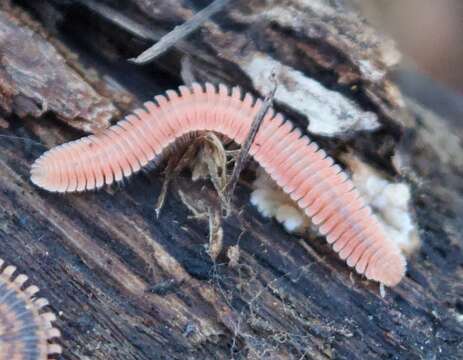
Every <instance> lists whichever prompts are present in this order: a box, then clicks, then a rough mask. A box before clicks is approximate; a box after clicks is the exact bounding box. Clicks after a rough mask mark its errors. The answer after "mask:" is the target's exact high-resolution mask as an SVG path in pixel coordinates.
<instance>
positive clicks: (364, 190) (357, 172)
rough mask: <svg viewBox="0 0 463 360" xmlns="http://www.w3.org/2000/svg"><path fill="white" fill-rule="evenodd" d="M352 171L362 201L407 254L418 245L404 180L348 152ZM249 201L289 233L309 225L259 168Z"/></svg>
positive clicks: (300, 212) (302, 214) (292, 202)
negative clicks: (388, 175) (392, 178)
mask: <svg viewBox="0 0 463 360" xmlns="http://www.w3.org/2000/svg"><path fill="white" fill-rule="evenodd" d="M345 160H346V162H347V163H348V165H349V168H350V170H351V171H352V174H353V175H352V181H353V182H354V184H355V186H356V188H357V190H358V191H359V192H360V194H361V195H362V196H363V198H364V199H365V201H366V202H367V203H368V204H369V205H370V206H371V207H372V209H373V212H374V213H375V214H376V215H377V217H378V220H379V221H380V222H381V224H382V225H383V227H384V230H385V232H386V234H387V235H388V237H390V238H391V240H392V241H394V242H396V243H397V245H398V246H399V248H400V249H401V250H402V251H403V252H404V253H405V254H411V253H412V252H413V251H414V250H415V249H416V248H417V247H418V246H419V237H418V232H417V225H416V224H415V222H414V220H413V217H412V215H411V211H410V209H409V203H410V198H411V194H410V188H409V185H408V184H406V183H403V182H402V183H394V182H390V181H388V180H386V179H385V178H384V177H383V176H382V175H381V174H380V173H379V172H377V171H376V170H374V169H373V168H371V167H370V166H368V165H366V164H364V163H362V162H361V161H360V160H359V159H357V158H354V157H353V156H351V155H349V156H346V157H345ZM253 187H254V191H253V192H252V194H251V203H252V204H253V205H254V206H256V207H257V209H258V210H259V212H260V213H261V214H262V215H263V216H264V217H273V218H275V219H276V220H277V221H278V222H280V223H281V224H282V225H283V226H284V227H285V229H286V230H287V231H288V232H290V233H302V232H304V231H305V230H307V229H308V228H309V226H310V224H311V222H310V219H309V218H308V217H307V216H306V215H305V214H304V212H303V211H302V210H301V209H300V208H299V207H298V206H297V205H296V203H295V202H294V201H293V200H292V199H291V198H290V197H289V196H288V195H287V194H285V193H284V192H283V190H282V189H281V188H280V187H279V186H278V185H277V184H276V183H275V182H274V181H273V180H272V179H271V178H270V177H269V176H268V175H267V174H266V173H265V171H264V170H262V169H260V168H259V170H258V171H257V178H256V180H255V181H254V183H253Z"/></svg>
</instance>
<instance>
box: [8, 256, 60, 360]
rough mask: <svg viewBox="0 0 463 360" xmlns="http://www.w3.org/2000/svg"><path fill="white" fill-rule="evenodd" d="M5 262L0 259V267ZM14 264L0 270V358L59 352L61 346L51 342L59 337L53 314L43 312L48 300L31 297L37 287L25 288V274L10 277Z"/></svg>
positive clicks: (29, 359)
mask: <svg viewBox="0 0 463 360" xmlns="http://www.w3.org/2000/svg"><path fill="white" fill-rule="evenodd" d="M3 265H4V261H3V260H1V259H0V270H1V269H2V268H3ZM15 271H16V267H14V266H11V265H10V266H6V267H5V268H4V269H3V271H2V272H1V273H0V360H46V359H48V358H49V356H51V355H53V354H60V353H61V347H60V346H59V345H57V344H53V343H51V342H50V341H51V340H52V339H54V338H57V337H59V336H60V332H59V331H58V329H56V328H54V327H53V326H52V322H53V321H55V320H56V317H55V315H54V314H53V313H51V312H44V311H43V308H44V307H45V306H46V305H48V301H47V300H46V299H43V298H38V299H36V298H34V295H35V294H36V293H37V292H38V291H39V288H38V287H36V286H33V285H32V286H28V287H25V286H24V285H25V283H26V281H27V276H25V275H18V276H16V277H13V274H14V272H15Z"/></svg>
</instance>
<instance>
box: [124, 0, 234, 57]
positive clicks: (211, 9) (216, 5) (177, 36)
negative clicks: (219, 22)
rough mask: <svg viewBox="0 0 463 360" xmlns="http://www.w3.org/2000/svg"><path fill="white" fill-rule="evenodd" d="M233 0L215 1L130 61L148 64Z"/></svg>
mask: <svg viewBox="0 0 463 360" xmlns="http://www.w3.org/2000/svg"><path fill="white" fill-rule="evenodd" d="M230 1H231V0H215V1H213V2H212V3H211V4H209V5H208V6H206V7H205V8H204V9H202V10H201V11H199V12H198V13H196V14H195V15H194V16H193V17H192V18H191V19H190V20H188V21H185V22H184V23H183V24H182V25H179V26H177V27H175V28H174V30H172V31H171V32H169V33H167V34H166V35H165V36H163V37H162V38H161V40H159V41H158V42H157V43H156V44H154V45H153V46H151V47H150V48H149V49H147V50H145V51H143V52H142V53H141V54H140V55H138V56H137V57H136V58H133V59H129V61H131V62H133V63H135V64H146V63H148V62H150V61H152V60H154V59H155V58H156V57H158V56H159V55H161V54H162V53H164V52H165V51H167V50H169V49H170V48H171V47H172V46H174V45H175V44H176V43H177V42H178V41H179V40H181V39H183V38H185V37H186V36H188V35H190V34H191V33H192V32H193V31H195V30H197V29H198V28H199V27H200V26H201V25H202V24H203V23H204V22H205V21H207V20H208V19H209V18H210V17H211V16H213V15H214V14H216V13H217V12H219V11H221V10H222V9H223V8H224V7H225V6H226V5H227V4H228V3H229V2H230Z"/></svg>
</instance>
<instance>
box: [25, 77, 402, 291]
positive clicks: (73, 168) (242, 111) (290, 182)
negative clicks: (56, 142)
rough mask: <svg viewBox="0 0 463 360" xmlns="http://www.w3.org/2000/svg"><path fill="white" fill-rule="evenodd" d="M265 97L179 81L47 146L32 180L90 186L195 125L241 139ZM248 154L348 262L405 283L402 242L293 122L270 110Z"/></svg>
mask: <svg viewBox="0 0 463 360" xmlns="http://www.w3.org/2000/svg"><path fill="white" fill-rule="evenodd" d="M262 104H263V103H262V101H261V100H260V99H257V100H255V99H254V98H253V96H252V95H250V94H248V93H247V94H244V95H243V94H242V93H241V91H240V89H239V88H238V87H234V88H233V89H232V90H231V92H230V91H229V89H228V88H227V87H226V86H225V85H219V86H218V89H217V88H215V87H214V86H213V85H211V84H208V83H207V84H205V85H204V87H203V86H201V85H199V84H193V85H192V86H191V88H188V87H185V86H181V87H180V88H179V92H177V91H173V90H169V91H167V92H166V96H162V95H159V96H156V97H155V102H147V103H145V104H144V108H142V109H138V110H135V111H134V114H133V115H129V116H127V117H126V118H125V119H124V120H122V121H120V122H119V123H117V124H116V125H114V126H112V127H110V128H109V129H107V130H105V131H103V132H102V133H101V134H96V135H90V136H87V137H84V138H82V139H79V140H76V141H71V142H69V143H66V144H63V145H60V146H57V147H55V148H53V149H51V150H49V151H47V152H46V153H45V154H43V155H42V156H41V157H40V158H39V159H37V161H36V162H35V163H34V164H33V166H32V170H31V179H32V182H33V183H34V184H36V185H38V186H40V187H42V188H44V189H47V190H49V191H56V192H71V191H84V190H90V189H95V188H99V187H101V186H103V185H104V184H111V183H113V182H114V181H119V180H121V179H122V178H123V177H128V176H130V175H131V174H133V173H135V172H137V171H139V170H140V169H141V168H143V167H144V166H145V165H146V164H148V162H150V161H152V160H153V159H155V158H156V157H157V156H160V155H161V153H162V151H163V150H164V149H166V147H167V146H169V145H170V144H173V143H174V142H175V141H176V140H177V139H179V138H182V136H184V135H185V134H188V133H191V132H196V131H203V130H209V131H215V132H217V133H220V134H223V135H225V136H227V137H229V138H230V139H232V140H234V141H235V142H236V143H238V144H242V143H243V142H244V141H245V139H246V136H247V134H248V132H249V129H250V127H251V123H252V121H253V119H254V117H255V116H256V114H257V113H258V111H259V109H260V107H261V106H262ZM250 154H251V155H252V156H253V157H254V159H255V160H256V161H257V162H258V163H259V164H260V165H261V166H262V167H263V168H264V169H265V170H266V171H267V172H268V173H269V175H270V176H271V177H272V178H273V179H274V180H275V181H276V182H277V184H278V185H279V186H281V187H282V188H283V190H284V191H285V192H286V193H287V194H289V196H290V197H291V198H292V199H293V200H294V201H295V202H296V203H297V204H298V206H299V207H300V208H301V209H303V210H304V212H305V213H306V214H307V215H308V216H309V217H311V219H312V222H313V223H314V224H315V225H317V226H318V229H319V231H320V233H321V234H323V235H325V236H326V238H327V241H328V243H330V244H331V245H332V246H333V249H334V250H335V251H336V252H337V253H338V254H339V256H340V257H341V259H344V260H346V262H347V264H348V265H349V266H351V267H355V270H356V271H357V272H358V273H360V274H364V275H365V276H366V277H367V278H368V279H373V280H377V281H379V282H381V283H384V284H385V285H388V286H394V285H396V284H397V283H399V282H400V280H401V279H402V277H403V276H404V273H405V267H406V263H405V258H404V257H403V255H402V254H401V252H400V250H399V248H398V247H397V245H396V244H395V243H394V242H392V241H391V240H390V239H388V238H387V237H386V236H385V233H384V230H383V229H382V227H381V225H380V223H379V222H378V220H377V219H376V217H375V216H374V215H373V214H372V213H371V210H370V208H369V206H368V205H367V204H365V202H364V201H363V199H362V198H361V197H360V194H359V193H358V191H357V190H356V189H354V185H353V183H352V182H351V181H350V180H349V179H348V177H347V175H346V174H345V173H344V172H343V171H342V169H341V167H339V166H338V165H336V164H334V161H333V159H332V158H330V157H329V156H327V154H326V153H325V151H323V150H322V149H320V148H319V147H318V145H317V144H316V143H315V142H312V141H310V140H309V138H308V137H307V136H303V135H302V133H301V132H300V131H299V130H298V129H296V128H294V126H293V124H292V123H291V121H288V120H286V121H285V119H284V118H283V116H282V115H281V114H279V113H274V111H273V110H272V109H269V110H268V111H267V113H266V115H265V117H264V120H263V122H262V125H261V127H260V129H259V131H258V133H257V135H256V137H255V139H254V142H253V144H252V146H251V149H250Z"/></svg>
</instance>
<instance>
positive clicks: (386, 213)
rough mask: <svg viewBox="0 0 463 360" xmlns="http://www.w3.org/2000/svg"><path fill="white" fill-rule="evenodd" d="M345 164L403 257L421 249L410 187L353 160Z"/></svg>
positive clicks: (347, 159) (348, 158) (352, 158)
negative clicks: (391, 180)
mask: <svg viewBox="0 0 463 360" xmlns="http://www.w3.org/2000/svg"><path fill="white" fill-rule="evenodd" d="M346 161H347V163H348V165H349V168H350V169H351V171H352V181H353V182H354V184H355V187H356V188H357V190H358V191H359V192H360V194H361V195H362V196H363V197H364V198H365V200H366V201H367V203H368V204H369V205H370V206H371V207H372V209H373V211H374V212H375V213H376V215H377V216H378V220H380V222H381V223H382V225H383V226H384V229H385V231H386V234H387V235H388V236H389V237H390V238H391V240H392V241H394V242H396V243H397V245H398V246H399V248H400V249H401V250H402V251H403V252H404V253H406V254H410V253H412V252H413V251H414V250H415V249H416V248H417V247H418V246H419V237H418V232H417V225H416V224H415V222H414V220H413V217H412V214H411V211H410V208H409V206H410V205H409V203H410V199H411V193H410V186H409V185H408V184H407V183H405V182H398V183H395V182H390V181H388V180H386V179H384V177H383V176H382V175H381V174H380V173H379V172H378V171H376V170H375V169H373V168H372V167H370V166H369V165H367V164H365V163H363V162H361V161H360V160H359V159H357V158H355V157H353V156H350V155H349V156H346Z"/></svg>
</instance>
